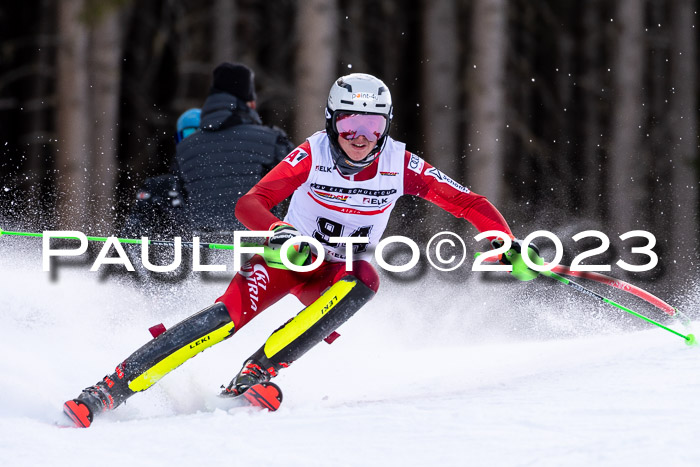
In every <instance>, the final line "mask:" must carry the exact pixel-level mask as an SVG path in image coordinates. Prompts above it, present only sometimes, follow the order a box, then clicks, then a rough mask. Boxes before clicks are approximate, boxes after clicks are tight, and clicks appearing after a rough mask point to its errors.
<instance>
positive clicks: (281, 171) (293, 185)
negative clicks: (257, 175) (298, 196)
mask: <svg viewBox="0 0 700 467" xmlns="http://www.w3.org/2000/svg"><path fill="white" fill-rule="evenodd" d="M309 153H310V150H309V144H308V143H307V142H305V143H304V144H302V145H301V146H299V147H297V148H296V149H294V150H293V151H292V152H290V153H289V155H288V156H287V157H285V158H284V159H283V160H282V162H280V163H279V164H277V165H276V166H275V167H274V168H273V169H272V170H271V171H270V172H269V173H268V174H267V175H265V176H264V177H263V178H262V179H261V180H260V181H259V182H258V183H257V184H256V185H255V186H254V187H253V188H251V189H250V191H249V192H248V193H246V194H245V195H243V196H242V197H241V199H239V200H238V203H236V218H238V220H239V221H241V223H242V224H243V225H245V226H246V227H248V228H249V229H250V230H269V229H270V228H271V227H272V225H273V224H275V223H277V222H280V219H279V218H277V216H275V215H274V214H272V213H271V212H270V209H272V208H273V207H275V206H277V205H278V204H279V203H281V202H282V201H283V200H285V199H287V198H288V197H289V196H291V195H292V193H294V190H296V189H297V188H298V187H299V186H300V185H301V184H303V183H304V182H305V181H306V179H307V178H308V177H309V173H310V171H311V157H310V156H309Z"/></svg>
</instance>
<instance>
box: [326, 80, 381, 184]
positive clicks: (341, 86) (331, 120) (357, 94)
mask: <svg viewBox="0 0 700 467" xmlns="http://www.w3.org/2000/svg"><path fill="white" fill-rule="evenodd" d="M393 109H394V107H393V106H392V104H391V93H390V92H389V88H388V87H387V86H386V85H385V84H384V82H383V81H382V80H380V79H378V78H375V77H374V76H372V75H368V74H365V73H352V74H350V75H347V76H341V77H340V78H338V79H337V80H336V81H335V83H333V86H331V90H330V93H329V94H328V103H327V104H326V133H327V134H328V137H329V139H330V143H331V154H332V156H333V160H334V161H335V164H336V167H338V170H340V173H342V174H343V175H353V174H356V173H358V172H359V171H361V170H362V169H364V168H365V167H367V166H368V165H370V164H371V163H372V162H374V160H375V159H376V158H377V156H378V155H379V153H380V152H381V150H382V148H383V147H384V144H386V136H387V135H388V134H389V127H390V126H391V119H392V118H393ZM348 114H366V115H382V116H383V117H384V118H385V119H386V124H385V125H384V129H383V131H382V133H381V134H380V135H379V137H378V139H377V145H376V146H375V147H374V149H373V150H372V152H370V153H369V154H368V155H367V157H365V158H364V159H362V160H361V161H359V162H358V161H353V160H352V159H350V158H349V157H348V156H347V155H346V154H345V152H344V151H343V150H342V149H341V147H340V144H339V143H338V136H339V134H340V133H339V132H338V129H337V127H336V122H337V120H338V116H341V115H348Z"/></svg>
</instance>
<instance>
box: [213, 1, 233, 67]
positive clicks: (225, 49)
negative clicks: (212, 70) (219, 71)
mask: <svg viewBox="0 0 700 467" xmlns="http://www.w3.org/2000/svg"><path fill="white" fill-rule="evenodd" d="M211 12H212V15H213V16H214V18H213V24H214V44H213V49H214V51H213V57H212V58H213V60H214V66H216V65H218V64H220V63H222V62H232V61H238V60H236V59H235V56H236V48H235V37H236V34H235V32H236V1H235V0H216V1H215V2H214V8H212V10H211Z"/></svg>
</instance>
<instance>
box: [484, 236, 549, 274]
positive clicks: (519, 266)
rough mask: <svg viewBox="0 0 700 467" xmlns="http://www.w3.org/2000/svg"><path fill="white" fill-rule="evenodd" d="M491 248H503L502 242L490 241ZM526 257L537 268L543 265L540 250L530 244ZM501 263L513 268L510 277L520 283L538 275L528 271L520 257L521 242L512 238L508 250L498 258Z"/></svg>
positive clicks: (498, 240)
mask: <svg viewBox="0 0 700 467" xmlns="http://www.w3.org/2000/svg"><path fill="white" fill-rule="evenodd" d="M491 246H492V247H493V248H500V247H501V246H503V240H502V239H500V238H496V239H494V240H492V241H491ZM527 255H528V258H530V261H531V262H532V263H534V264H536V265H538V266H541V265H543V264H544V260H543V259H542V257H541V256H540V250H539V248H537V246H535V244H533V243H532V242H530V245H528V248H527ZM500 260H501V263H503V264H508V265H512V266H513V270H512V271H511V273H510V274H511V275H512V276H513V277H515V278H516V279H518V280H520V281H531V280H532V279H535V278H536V277H537V276H539V275H540V273H539V272H538V271H535V270H534V269H530V268H529V267H528V265H527V264H525V261H523V257H522V241H521V240H518V239H517V238H514V239H512V240H511V245H510V250H508V251H506V252H505V253H503V254H502V255H501V257H500Z"/></svg>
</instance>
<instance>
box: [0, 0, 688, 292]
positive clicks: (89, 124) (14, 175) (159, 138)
mask: <svg viewBox="0 0 700 467" xmlns="http://www.w3.org/2000/svg"><path fill="white" fill-rule="evenodd" d="M698 10H700V1H698V0H673V1H671V0H616V1H604V0H586V1H575V0H535V1H530V0H455V1H449V0H424V1H412V2H401V1H398V0H376V1H369V0H367V1H360V0H353V1H350V2H339V1H337V0H308V1H292V0H278V1H254V0H204V1H194V0H145V1H139V2H136V1H132V0H131V1H130V0H105V1H98V0H61V1H57V0H26V1H23V2H3V4H2V5H0V220H2V222H3V224H2V226H1V227H3V228H5V229H10V228H26V229H38V230H45V229H51V228H63V229H71V230H81V231H83V232H86V233H88V234H93V235H97V234H105V235H107V234H110V233H112V232H114V229H116V228H118V227H119V225H120V223H121V222H123V219H124V216H125V213H126V212H127V211H128V209H129V206H130V203H131V202H132V200H133V198H134V194H135V192H136V190H137V188H138V187H139V186H140V184H141V182H143V180H144V179H145V178H146V177H149V176H153V175H157V174H161V173H165V172H167V171H168V169H169V167H170V164H171V161H172V157H173V154H174V138H173V136H174V128H175V120H176V119H177V117H178V115H179V114H180V113H181V112H183V111H184V110H186V109H188V108H190V107H200V106H201V104H202V103H203V101H204V98H205V97H206V94H207V92H208V89H209V85H210V80H211V72H212V70H213V69H214V67H215V66H216V65H217V64H219V63H221V62H223V61H231V62H241V63H244V64H246V65H248V66H250V67H251V68H253V69H254V70H255V73H256V82H257V88H258V89H257V91H258V110H259V112H260V114H261V116H262V118H263V121H264V122H265V123H266V124H269V125H276V126H279V127H281V128H283V129H284V130H285V131H287V132H288V133H289V135H290V136H291V137H292V139H293V141H294V143H295V144H299V143H301V142H302V141H303V140H304V138H305V137H307V136H309V135H310V134H312V133H313V132H314V131H316V130H319V129H322V128H323V121H324V120H323V118H324V117H323V107H324V105H325V100H326V97H327V94H328V90H329V88H330V85H331V83H332V82H333V80H334V79H335V78H336V77H338V76H340V75H343V74H347V73H351V72H367V73H371V74H374V75H376V76H378V77H380V78H381V79H382V80H384V81H385V82H386V83H387V85H388V86H389V87H390V90H391V92H392V96H393V99H394V107H395V111H394V115H395V118H394V123H393V125H392V131H391V134H392V136H393V137H394V138H396V139H399V140H401V141H404V142H406V143H407V145H408V149H409V150H411V151H413V152H416V153H418V154H420V155H421V156H422V157H424V158H425V159H426V160H427V161H429V162H430V163H431V164H433V165H435V166H437V167H438V168H440V169H441V170H442V171H443V172H445V173H446V174H448V175H450V176H451V177H452V178H454V179H456V180H457V181H459V182H460V183H463V184H465V185H467V186H469V187H470V188H471V189H472V190H473V191H475V192H477V193H480V194H483V195H485V196H487V197H488V198H489V199H490V200H491V201H492V202H493V203H494V204H495V205H496V206H497V207H498V208H499V209H500V210H501V211H502V212H503V213H504V215H505V217H506V218H507V220H508V221H509V223H510V224H511V226H512V227H513V230H514V232H515V233H516V235H517V236H519V237H521V238H522V237H524V236H525V235H527V234H528V233H530V232H531V231H533V230H538V229H544V230H550V231H553V232H554V233H555V234H557V235H558V236H559V237H560V238H561V239H562V241H563V242H564V243H565V245H566V246H567V255H568V257H567V258H565V259H568V260H570V258H571V256H572V254H573V253H576V252H578V251H581V250H582V248H581V246H582V245H575V244H574V243H573V242H572V241H571V236H572V235H573V234H575V233H578V232H581V231H583V230H586V229H595V230H600V231H603V232H604V233H605V234H607V235H608V236H609V237H610V239H611V241H612V248H611V249H610V250H609V251H608V252H607V256H606V255H603V256H601V257H598V262H607V263H608V264H612V263H614V261H615V260H616V258H618V257H621V256H622V255H623V254H624V253H622V252H623V251H628V250H629V248H630V246H631V245H632V243H630V242H621V241H620V240H619V237H618V236H619V235H620V234H622V233H624V232H628V231H631V230H639V229H641V230H647V231H650V232H652V233H653V234H654V235H655V236H656V238H657V240H658V244H657V246H656V247H655V251H656V252H657V253H658V254H659V256H660V258H661V263H660V265H659V266H658V267H657V268H655V270H654V271H652V272H651V273H648V274H646V275H642V276H639V278H642V279H654V278H657V279H658V278H661V277H664V274H665V273H667V272H669V271H671V272H673V273H674V276H675V275H677V274H676V273H678V272H681V271H687V270H688V269H689V268H690V269H691V270H693V271H697V269H696V268H697V264H698V262H697V247H696V244H697V241H698V217H697V208H698V180H699V179H698V173H699V170H698V153H699V150H700V149H699V148H700V138H699V136H698V117H699V115H700V98H699V96H698V63H699V62H700V52H699V51H698V46H697V43H698V32H697V29H698V28H697V21H698ZM397 213H399V215H398V216H397V215H395V216H394V221H393V222H392V223H391V224H390V232H392V233H397V232H398V233H405V232H406V231H405V230H404V229H405V228H406V227H407V226H409V225H410V226H411V230H410V235H411V236H412V237H414V238H416V239H417V240H421V241H425V240H426V239H427V238H429V237H430V236H431V235H433V234H434V233H436V232H438V231H440V230H454V231H456V232H459V233H460V234H463V235H464V236H465V238H468V237H471V236H473V235H474V234H475V233H476V231H474V230H473V229H469V228H467V227H466V226H465V225H464V223H460V222H459V221H457V220H456V219H454V218H452V217H451V216H450V215H448V214H446V213H444V212H441V211H440V210H439V209H437V208H435V207H434V206H431V205H430V204H429V203H427V202H424V201H422V200H419V199H404V200H402V202H401V204H400V205H399V206H398V207H397ZM232 215H233V213H232ZM417 220H420V221H419V222H417ZM545 243H546V241H545ZM584 243H585V242H584ZM644 243H645V242H642V243H641V244H644ZM594 244H595V242H593V245H594ZM572 245H575V247H576V248H578V250H577V251H573V253H572V248H574V247H573V246H572ZM574 249H575V248H574ZM583 249H585V248H583ZM645 261H646V259H645V258H642V260H641V261H640V262H641V263H643V262H645ZM565 262H566V261H565ZM629 262H633V261H629ZM620 275H623V274H620ZM665 277H673V276H669V275H668V274H666V276H665Z"/></svg>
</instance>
